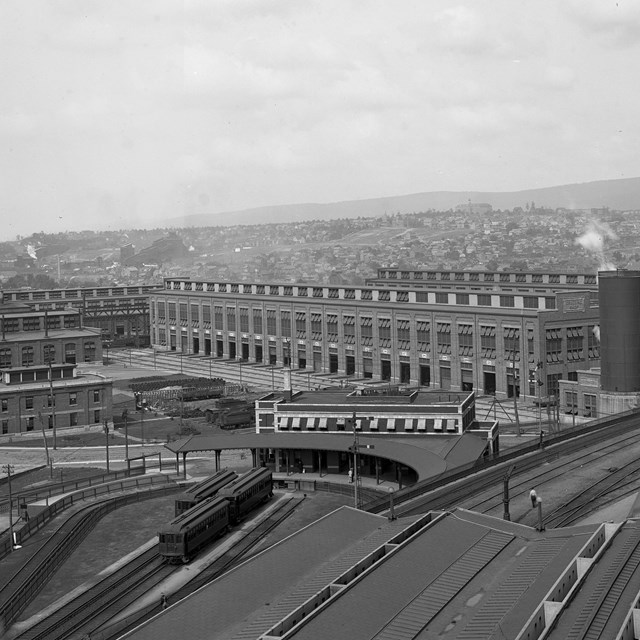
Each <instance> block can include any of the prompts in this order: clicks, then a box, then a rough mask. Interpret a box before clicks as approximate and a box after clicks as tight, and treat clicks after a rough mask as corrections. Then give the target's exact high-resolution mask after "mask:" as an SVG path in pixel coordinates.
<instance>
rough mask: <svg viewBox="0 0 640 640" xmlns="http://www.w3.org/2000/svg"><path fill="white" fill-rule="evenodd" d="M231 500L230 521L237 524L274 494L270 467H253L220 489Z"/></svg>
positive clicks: (219, 493) (220, 493) (221, 494)
mask: <svg viewBox="0 0 640 640" xmlns="http://www.w3.org/2000/svg"><path fill="white" fill-rule="evenodd" d="M218 495H219V496H220V497H224V498H227V500H229V521H230V522H231V524H236V523H238V522H239V521H240V520H242V518H243V517H244V516H245V515H246V514H247V513H248V512H249V511H251V510H252V509H255V507H257V506H258V505H259V504H260V503H262V502H265V501H266V500H268V499H269V498H271V496H273V480H272V477H271V471H270V470H269V469H266V468H263V467H258V468H255V469H251V471H248V472H247V473H245V474H244V475H243V476H241V477H240V478H238V479H237V480H234V481H233V482H232V483H230V484H228V485H227V486H226V487H223V488H222V489H220V491H218Z"/></svg>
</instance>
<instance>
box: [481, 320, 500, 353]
mask: <svg viewBox="0 0 640 640" xmlns="http://www.w3.org/2000/svg"><path fill="white" fill-rule="evenodd" d="M480 355H481V357H483V358H488V359H489V360H493V359H495V357H496V328H495V327H486V326H480Z"/></svg>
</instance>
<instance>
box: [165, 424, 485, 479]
mask: <svg viewBox="0 0 640 640" xmlns="http://www.w3.org/2000/svg"><path fill="white" fill-rule="evenodd" d="M358 443H359V445H360V446H361V447H362V448H364V447H366V446H367V445H370V446H371V448H370V449H367V451H366V454H367V455H371V456H376V457H379V458H384V459H387V460H392V461H394V462H399V463H400V464H404V465H407V466H408V467H411V468H412V469H413V470H414V471H415V472H416V474H417V475H418V479H419V480H424V479H426V478H431V477H433V476H437V475H440V474H441V473H443V472H444V471H446V470H447V469H451V468H455V467H457V466H460V465H462V464H466V463H469V462H475V461H476V460H477V459H478V458H479V457H480V456H481V455H482V453H483V451H484V449H485V447H486V440H485V439H484V438H481V437H480V436H478V435H476V434H473V433H465V434H463V435H461V436H456V435H406V436H391V437H386V436H383V435H377V436H369V437H368V436H366V435H362V434H361V433H359V434H358ZM352 445H353V434H350V433H346V432H345V433H331V434H329V433H241V434H227V433H223V434H214V435H207V436H190V437H188V438H184V439H182V440H176V441H175V442H171V443H169V444H166V445H165V448H166V449H169V450H170V451H173V452H174V453H177V454H180V453H187V454H189V453H194V452H197V451H216V450H219V451H222V450H225V449H261V448H262V449H311V450H323V451H344V452H347V451H349V447H351V446H352ZM450 456H451V457H450Z"/></svg>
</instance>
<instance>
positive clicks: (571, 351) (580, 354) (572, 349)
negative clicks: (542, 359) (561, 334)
mask: <svg viewBox="0 0 640 640" xmlns="http://www.w3.org/2000/svg"><path fill="white" fill-rule="evenodd" d="M566 333H567V360H568V361H572V362H575V361H576V360H584V331H583V329H582V327H567V329H566Z"/></svg>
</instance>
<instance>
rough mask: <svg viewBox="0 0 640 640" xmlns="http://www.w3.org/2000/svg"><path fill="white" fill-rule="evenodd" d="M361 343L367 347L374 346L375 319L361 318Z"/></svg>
mask: <svg viewBox="0 0 640 640" xmlns="http://www.w3.org/2000/svg"><path fill="white" fill-rule="evenodd" d="M360 342H361V343H362V344H363V345H364V346H365V347H370V346H371V345H372V344H373V319H372V318H366V317H361V318H360Z"/></svg>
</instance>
